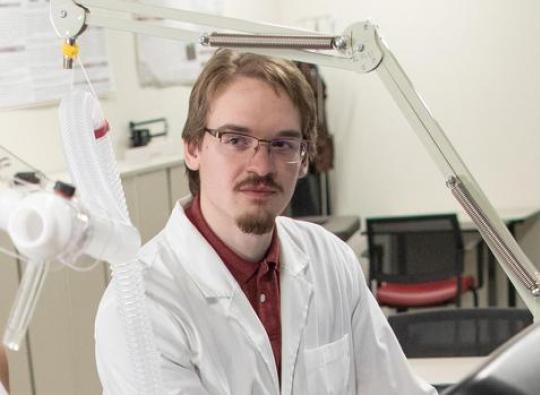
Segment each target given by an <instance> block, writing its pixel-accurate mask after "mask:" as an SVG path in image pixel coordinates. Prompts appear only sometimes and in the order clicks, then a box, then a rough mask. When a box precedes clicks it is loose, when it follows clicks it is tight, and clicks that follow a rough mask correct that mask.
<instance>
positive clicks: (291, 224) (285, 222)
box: [276, 217, 348, 249]
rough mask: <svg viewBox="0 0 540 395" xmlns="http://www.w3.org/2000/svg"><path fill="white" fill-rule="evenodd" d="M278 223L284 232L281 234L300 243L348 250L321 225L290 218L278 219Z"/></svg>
mask: <svg viewBox="0 0 540 395" xmlns="http://www.w3.org/2000/svg"><path fill="white" fill-rule="evenodd" d="M276 223H277V225H278V228H279V229H281V230H282V232H281V234H285V235H287V237H289V238H290V239H292V240H293V241H296V242H298V243H304V244H308V245H310V244H317V245H319V246H321V245H332V246H333V247H334V248H336V247H337V248H345V249H347V248H348V247H347V244H346V243H345V242H344V241H343V240H341V239H340V238H339V237H337V236H336V235H334V234H333V233H332V232H329V231H328V230H326V229H325V228H324V227H323V226H321V225H319V224H316V223H313V222H309V221H305V220H301V219H294V218H290V217H278V218H277V220H276Z"/></svg>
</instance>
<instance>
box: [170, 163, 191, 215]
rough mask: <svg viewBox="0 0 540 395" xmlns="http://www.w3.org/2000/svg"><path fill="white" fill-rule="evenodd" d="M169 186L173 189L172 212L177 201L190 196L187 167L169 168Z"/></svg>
mask: <svg viewBox="0 0 540 395" xmlns="http://www.w3.org/2000/svg"><path fill="white" fill-rule="evenodd" d="M168 176H169V185H170V188H171V197H170V199H171V210H172V208H173V207H174V205H175V204H176V201H177V200H178V199H180V198H183V197H184V196H187V195H188V194H189V184H188V179H187V176H186V171H185V167H184V166H183V165H181V166H174V167H171V168H169V174H168Z"/></svg>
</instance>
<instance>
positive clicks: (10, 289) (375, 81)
mask: <svg viewBox="0 0 540 395" xmlns="http://www.w3.org/2000/svg"><path fill="white" fill-rule="evenodd" d="M3 3H5V4H7V3H10V2H9V1H8V2H5V1H2V0H0V21H1V22H2V24H5V25H4V27H5V26H7V23H8V21H10V20H12V19H10V18H13V14H8V12H12V10H8V7H2V5H5V4H3ZM11 3H13V2H11ZM15 3H18V2H15ZM20 3H21V4H23V6H26V3H27V2H26V1H24V0H20ZM42 3H43V4H46V3H48V2H46V1H43V2H42ZM149 3H153V4H159V5H167V6H175V7H179V8H182V7H186V8H190V9H194V10H201V11H204V12H216V13H218V14H220V15H224V16H229V17H235V18H241V19H246V20H254V21H261V22H267V23H272V24H278V25H287V26H295V27H301V28H305V29H309V30H316V31H319V32H322V33H332V34H333V33H337V34H340V33H341V32H342V31H343V30H344V29H345V28H346V27H347V26H349V25H350V24H352V23H354V22H358V21H363V20H366V19H369V20H370V21H372V22H374V23H375V24H377V25H378V27H379V32H380V34H381V36H382V37H383V39H384V41H385V42H386V44H387V45H388V46H389V48H390V49H391V50H392V52H393V53H394V55H395V56H396V58H397V60H398V61H399V63H400V64H401V66H402V67H403V69H404V70H405V72H406V74H407V75H408V77H409V78H410V80H411V81H412V83H413V85H414V86H415V88H416V90H417V92H418V93H419V94H420V96H421V97H422V98H423V100H424V101H425V103H426V105H427V107H428V108H429V109H430V111H431V113H432V115H433V117H434V118H435V119H436V120H437V121H438V122H439V124H440V126H441V127H442V129H443V130H444V131H445V133H446V135H447V136H448V138H449V140H450V141H451V142H452V144H453V145H454V147H455V148H456V150H457V152H458V153H459V154H460V156H461V158H462V159H463V161H464V162H465V164H466V165H467V166H468V168H469V170H470V172H471V173H472V174H473V176H474V177H475V179H476V181H477V182H478V184H479V185H480V187H481V188H482V189H483V191H484V193H485V194H486V196H487V198H488V199H489V200H490V202H491V204H492V205H493V206H494V208H495V209H496V210H497V211H498V213H499V214H500V215H501V217H502V218H503V220H505V221H507V223H509V224H511V225H512V227H513V228H512V232H513V234H514V235H515V237H516V239H517V241H518V243H519V245H520V246H521V247H522V248H523V250H524V252H525V253H526V254H527V256H528V257H529V259H530V260H531V261H532V262H533V263H534V264H535V265H536V267H538V265H539V264H540V242H539V241H540V217H539V216H538V215H537V214H538V212H540V177H539V175H538V171H539V170H540V133H539V130H538V128H539V125H540V111H539V110H538V107H539V103H540V72H539V70H540V47H539V46H538V45H536V44H535V42H536V41H535V39H536V38H537V37H540V25H539V24H538V18H539V17H540V3H539V2H537V1H534V0H520V1H516V2H510V1H505V0H473V1H471V0H468V1H467V0H455V1H449V0H406V1H392V0H377V1H375V0H371V1H370V0H359V1H346V0H334V1H332V2H329V1H324V0H309V1H308V0H297V1H294V2H291V1H284V0H254V1H249V2H246V1H240V0H221V1H217V0H216V1H213V2H203V1H200V2H196V1H191V2H190V1H173V0H168V1H161V2H160V1H154V2H149ZM43 4H42V5H43ZM37 5H38V6H39V1H38V2H37ZM41 23H42V24H43V25H46V24H47V23H49V22H48V20H44V21H41ZM95 33H96V35H95V36H94V37H96V40H98V41H96V42H92V43H90V44H91V45H90V46H89V47H90V48H92V51H96V52H93V53H91V54H85V47H84V46H81V57H82V58H83V59H84V57H85V56H88V57H92V56H94V57H95V59H98V60H97V61H96V62H94V63H95V64H94V65H93V68H94V70H93V71H92V67H88V70H89V72H96V70H97V72H96V73H97V74H94V75H95V78H96V81H98V82H97V84H96V87H97V88H98V90H99V92H100V101H101V103H102V106H103V109H104V111H105V114H106V117H107V119H108V122H109V124H110V126H111V132H112V134H111V136H112V139H113V144H114V150H115V153H116V157H117V159H118V161H119V169H120V172H121V177H122V182H123V186H124V189H125V193H126V197H127V203H128V208H129V211H130V215H131V217H132V220H133V222H134V224H135V225H136V226H137V227H138V228H139V230H140V232H141V235H142V238H143V241H146V240H149V239H150V238H151V237H153V236H154V235H155V234H156V233H157V232H158V231H159V230H160V229H161V227H162V226H163V225H164V224H165V222H166V220H167V218H168V216H169V213H170V210H171V209H172V207H174V203H175V202H176V200H177V199H178V198H180V197H182V196H184V195H186V194H187V193H188V188H187V181H186V179H185V176H184V166H183V161H182V143H181V137H180V135H181V130H182V127H183V123H184V120H185V117H186V113H187V108H188V98H189V94H190V87H191V86H190V83H191V82H192V79H190V78H191V77H190V75H191V74H192V73H194V71H193V70H196V69H195V68H193V67H192V68H189V67H188V68H186V69H185V75H182V76H178V75H175V73H178V70H177V69H174V70H173V71H171V70H169V69H168V68H167V64H166V63H167V62H166V61H163V60H162V59H161V60H159V61H158V62H157V63H158V65H157V66H156V67H157V68H156V69H155V70H150V71H148V70H147V69H146V66H145V60H148V61H149V62H150V60H153V61H154V63H155V60H156V59H155V58H154V59H152V56H155V57H159V56H160V54H163V52H160V51H159V50H158V48H155V47H153V45H156V43H158V41H152V40H146V41H145V38H144V37H142V36H140V37H136V36H135V35H134V34H131V33H126V32H119V31H113V30H110V29H104V30H99V29H98V31H97V32H95ZM2 35H4V37H2ZM7 36H8V35H7V33H5V32H3V31H2V26H0V62H2V59H3V58H5V59H7V57H6V53H7V51H5V52H4V53H2V51H1V48H2V47H4V48H8V45H7V44H6V38H5V37H7ZM60 44H61V43H60V42H59V44H58V48H57V50H58V56H59V58H61V53H60V49H59V48H60ZM163 45H171V44H170V43H168V44H163ZM186 48H189V50H191V51H194V49H193V46H186ZM49 49H50V48H49V47H47V50H49ZM40 50H44V49H43V48H40ZM51 50H54V48H52V49H51ZM189 50H188V52H189ZM198 55H200V56H205V55H207V54H204V53H198ZM25 59H26V60H27V63H25V62H21V63H18V64H9V63H8V62H9V60H8V61H5V62H4V63H0V73H4V75H2V74H0V101H1V102H0V105H1V107H0V145H1V146H3V147H4V148H6V149H7V150H9V151H11V152H12V153H15V154H16V155H17V156H19V157H20V158H22V159H24V160H25V161H27V162H28V163H30V164H31V165H32V166H34V167H35V168H37V169H39V170H41V171H43V172H44V173H46V174H47V175H48V176H50V177H51V178H54V179H66V180H67V169H66V163H65V159H64V154H63V152H62V143H61V140H60V133H59V129H60V125H59V120H58V100H57V99H55V98H54V97H48V96H47V95H43V100H34V102H32V101H31V100H26V101H25V100H23V99H21V100H19V101H17V100H11V99H10V98H12V97H13V96H12V94H15V92H16V91H15V90H13V91H12V90H11V89H12V88H11V87H10V85H9V84H8V78H18V77H17V68H20V69H21V70H23V69H25V70H26V69H27V68H32V70H31V75H32V76H34V78H36V77H37V76H40V75H41V76H46V73H48V72H50V70H49V69H48V68H47V67H48V66H46V65H45V64H44V66H43V69H41V70H40V69H39V67H38V66H39V64H41V63H40V62H41V60H42V57H41V55H39V54H37V53H31V54H30V53H29V54H27V55H26V58H25ZM31 62H34V63H33V64H29V63H31ZM34 65H35V66H34ZM190 67H191V66H190ZM318 70H319V72H320V75H321V77H322V80H323V81H324V84H325V87H326V96H327V98H326V103H325V111H326V120H327V125H328V131H329V133H330V134H331V135H332V140H333V144H334V157H333V167H332V169H331V170H329V171H328V172H326V173H325V174H324V175H323V178H324V183H327V184H328V187H327V188H324V187H322V186H321V185H318V189H317V190H315V191H312V193H314V194H319V195H324V196H322V198H321V196H319V199H322V200H323V201H324V202H326V203H325V207H324V210H322V209H321V210H320V211H321V212H318V213H313V214H319V216H320V215H329V216H330V217H331V218H332V221H333V220H336V219H340V220H342V221H344V222H339V221H338V225H337V226H338V228H339V227H340V226H345V227H346V228H347V229H346V231H347V232H346V237H344V238H345V239H346V240H345V241H347V242H348V243H349V245H350V246H351V247H352V248H353V249H354V251H355V253H356V254H357V256H358V259H359V262H360V264H361V265H362V266H363V269H364V272H365V274H366V277H367V278H369V269H368V268H369V264H370V251H369V243H368V229H367V220H368V219H373V218H380V217H395V216H409V217H417V216H429V215H442V214H456V215H457V216H458V218H464V216H463V214H462V213H463V209H462V208H461V207H460V206H459V204H458V203H457V202H456V200H455V199H454V198H453V196H452V195H451V193H450V192H449V190H448V188H447V186H446V184H445V179H444V177H443V176H442V175H441V173H440V171H439V170H438V168H437V166H436V165H435V163H434V162H433V161H432V159H431V158H430V156H429V154H428V152H427V151H426V150H425V148H424V147H423V146H422V144H421V143H420V141H419V139H418V138H417V136H416V134H415V133H414V132H413V130H412V129H411V127H410V126H409V124H408V123H407V121H406V119H405V118H404V116H403V115H402V112H401V111H400V110H399V108H398V107H397V105H396V104H395V102H394V101H393V100H392V98H391V96H390V94H389V93H388V91H387V90H386V89H385V87H384V86H383V84H382V82H381V80H380V79H379V78H378V76H377V75H376V73H366V74H360V73H356V72H349V71H344V70H338V69H331V68H327V67H319V69H318ZM8 71H9V73H11V74H8ZM25 72H26V71H25ZM21 73H22V72H21ZM153 73H158V74H156V75H154V74H153ZM159 73H162V74H161V75H159ZM14 76H15V77H14ZM160 77H161V78H160ZM180 77H182V78H180ZM184 77H185V78H184ZM65 78H66V79H69V78H71V77H70V75H69V74H68V73H67V72H66V74H65ZM78 78H79V79H80V80H81V81H82V80H83V77H81V76H80V75H79V76H78ZM56 88H57V86H56V85H55V86H52V85H51V89H56ZM39 89H42V90H46V89H47V82H44V83H43V84H42V85H40V87H39ZM12 92H13V93H12ZM147 121H153V122H149V123H147ZM130 123H131V125H130ZM130 129H131V130H135V129H147V131H148V133H149V134H157V135H158V136H155V137H153V138H152V139H151V141H150V142H148V144H146V145H144V144H143V145H142V146H141V147H136V148H134V147H132V146H133V138H132V137H131V135H130ZM165 131H166V134H165ZM139 137H140V136H139ZM143 137H144V136H143ZM67 181H69V180H67ZM351 218H352V219H353V220H352V221H351ZM466 222H467V221H466V220H463V221H462V222H461V223H460V225H461V226H462V227H463V229H465V230H469V231H468V232H465V231H464V232H463V241H464V251H465V252H464V273H463V276H464V277H465V276H471V277H473V278H474V281H475V282H476V285H478V281H479V276H480V277H481V278H482V282H483V284H481V285H482V286H481V287H477V289H475V291H476V292H477V294H478V303H477V304H478V306H479V307H481V308H483V307H488V306H489V307H497V308H507V307H509V306H510V307H512V308H513V309H517V310H523V309H524V308H525V306H524V304H523V303H522V301H521V300H520V298H519V296H509V295H511V294H512V290H511V285H509V283H508V281H507V278H506V276H505V275H504V273H503V272H502V270H501V269H500V268H499V267H498V264H493V262H492V264H491V266H490V264H489V257H488V254H489V253H488V252H487V250H485V249H482V248H483V247H482V245H481V241H480V240H479V238H478V235H477V234H475V232H474V231H472V230H471V229H472V227H471V226H470V224H467V223H466ZM321 223H322V224H323V226H324V224H325V222H324V221H321ZM326 224H327V225H328V223H326ZM351 227H352V228H351ZM330 230H331V231H332V230H334V231H335V229H330ZM0 245H1V246H2V247H3V248H5V249H8V250H9V249H11V248H12V246H11V244H10V241H9V238H8V236H7V235H6V234H5V233H1V232H0ZM480 251H482V252H480ZM479 254H482V256H483V258H482V259H483V261H485V262H482V266H481V270H482V273H481V274H479V273H478V264H479ZM371 257H372V259H373V255H371ZM90 263H91V262H90ZM90 263H89V264H90ZM23 270H24V264H22V263H21V262H18V261H17V259H16V258H13V257H10V256H8V255H5V254H1V253H0V330H2V329H3V326H4V325H5V322H6V320H7V316H8V314H9V309H10V307H11V304H12V302H13V299H14V295H15V292H16V289H17V286H18V283H19V281H20V278H21V276H22V272H23ZM109 279H110V273H109V269H108V266H107V265H106V264H103V263H98V264H97V265H95V266H94V267H93V268H92V269H91V270H89V271H86V272H80V273H79V272H75V271H73V270H70V269H68V268H61V267H56V268H55V269H54V270H52V271H51V273H49V275H48V278H47V281H46V283H45V286H44V289H43V293H42V295H41V298H40V301H39V303H38V305H37V308H36V311H35V314H34V317H33V320H32V323H31V325H30V329H29V332H28V334H27V336H26V338H25V341H24V344H23V347H22V349H21V350H20V351H18V352H12V351H9V352H8V354H7V356H8V361H9V368H10V387H11V392H10V393H13V394H36V395H40V394H58V395H62V394H75V393H76V394H97V393H100V392H101V386H100V384H99V380H98V378H97V373H96V369H95V361H94V350H93V348H94V340H93V328H94V317H95V313H96V309H97V305H98V303H99V300H100V297H101V295H102V293H103V291H104V289H105V287H106V285H107V283H108V281H109ZM375 288H376V286H375V285H373V289H374V291H375ZM514 298H515V299H514ZM460 304H461V308H462V309H469V308H473V307H474V304H475V303H474V300H473V297H472V294H471V293H470V292H465V293H463V295H462V296H461V297H460ZM455 307H456V306H455V304H452V303H451V304H450V305H445V306H444V308H446V309H453V308H455ZM400 310H402V309H400ZM411 311H412V312H414V311H416V309H414V308H413V309H410V310H408V312H411ZM384 312H385V314H387V315H389V316H390V315H393V314H396V308H393V307H384ZM480 362H481V360H479V359H474V360H472V361H471V365H470V369H471V370H472V369H474V368H475V367H477V366H478V364H479V363H480ZM468 368H469V367H468ZM417 369H419V374H421V375H427V376H429V375H430V374H431V375H432V377H434V378H433V379H432V381H435V382H433V384H438V383H439V382H445V381H452V380H458V379H459V378H461V377H459V378H456V377H452V378H446V377H443V378H441V377H440V376H438V373H437V372H435V373H433V372H429V371H426V369H425V366H423V365H422V364H419V365H418V366H417ZM441 369H442V368H441ZM460 374H461V373H460ZM426 378H427V379H428V380H430V377H426Z"/></svg>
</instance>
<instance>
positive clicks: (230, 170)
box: [185, 77, 307, 234]
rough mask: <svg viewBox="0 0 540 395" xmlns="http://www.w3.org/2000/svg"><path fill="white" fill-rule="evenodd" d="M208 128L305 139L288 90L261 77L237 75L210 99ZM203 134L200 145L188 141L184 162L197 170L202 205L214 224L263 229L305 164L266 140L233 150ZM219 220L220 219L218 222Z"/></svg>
mask: <svg viewBox="0 0 540 395" xmlns="http://www.w3.org/2000/svg"><path fill="white" fill-rule="evenodd" d="M210 104H211V105H210V110H209V113H208V115H207V122H206V127H207V128H208V129H218V128H219V129H220V130H227V131H235V132H237V133H239V134H243V135H249V136H255V137H257V138H260V139H265V140H272V139H276V138H280V137H296V138H301V136H302V135H301V121H300V113H299V111H298V110H297V109H296V107H295V106H294V104H293V103H292V101H291V99H290V98H289V96H288V95H287V94H286V93H285V92H284V91H281V90H280V91H277V92H276V91H275V90H274V88H273V87H272V86H270V85H269V84H267V83H266V82H263V81H261V80H258V79H254V78H247V77H239V78H237V79H235V80H233V81H232V82H231V83H230V84H229V85H228V86H227V87H226V88H224V90H223V91H222V92H220V93H219V94H218V95H216V97H215V98H213V100H212V102H211V103H210ZM226 148H227V147H226V146H225V145H224V144H223V143H222V142H220V140H219V139H218V138H216V137H215V136H213V135H211V134H210V133H205V135H204V138H203V140H202V144H201V145H200V147H198V146H197V145H196V144H189V145H188V144H186V147H185V151H186V152H185V153H186V155H185V158H186V164H187V165H188V166H189V167H190V168H191V169H192V170H199V175H200V182H201V188H200V191H201V192H200V193H201V206H202V209H203V213H204V215H205V218H206V220H207V221H208V223H209V224H210V226H213V225H214V226H217V227H221V228H222V227H226V226H230V225H236V226H237V227H239V228H240V229H241V230H242V231H243V232H245V233H252V234H264V233H267V232H270V231H271V230H272V229H273V226H274V220H275V217H276V216H277V215H279V214H281V213H282V212H283V210H284V209H285V207H286V206H287V204H288V203H289V201H290V199H291V196H292V194H293V192H294V187H295V185H296V181H297V179H298V177H299V176H301V175H303V174H305V172H306V169H307V163H306V161H305V160H304V161H303V162H298V163H294V164H292V163H287V162H286V161H283V160H281V159H280V158H279V155H275V154H273V153H270V152H269V150H268V145H267V144H265V143H261V144H260V146H259V148H258V149H257V150H255V149H254V148H252V149H249V150H248V151H246V152H244V153H231V151H227V149H226ZM216 221H217V222H216Z"/></svg>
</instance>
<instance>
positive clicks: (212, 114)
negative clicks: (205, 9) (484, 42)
mask: <svg viewBox="0 0 540 395" xmlns="http://www.w3.org/2000/svg"><path fill="white" fill-rule="evenodd" d="M315 125H316V113H315V107H314V100H313V93H312V92H311V90H310V88H309V85H308V84H307V82H306V81H305V79H304V78H303V76H302V75H301V73H300V72H299V70H298V69H297V68H296V67H295V66H294V65H292V64H291V63H289V62H286V61H282V60H277V59H269V58H266V57H262V56H258V55H253V54H239V53H235V52H232V51H230V50H219V51H217V52H216V54H215V55H214V57H213V58H212V59H211V60H210V61H209V62H208V64H207V65H206V67H205V69H204V70H203V72H202V74H201V75H200V77H199V78H198V80H197V82H196V83H195V85H194V87H193V91H192V93H191V98H190V104H189V113H188V117H187V121H186V124H185V127H184V131H183V140H184V153H185V164H186V167H187V169H188V178H189V183H190V190H191V192H192V196H193V197H192V198H191V197H188V198H186V199H182V200H181V201H180V202H179V204H178V205H177V206H176V207H175V208H174V211H173V213H172V215H171V218H170V220H169V222H168V223H167V225H166V227H165V229H164V230H163V231H162V232H161V233H160V234H159V235H157V236H156V237H155V238H154V239H153V240H152V241H150V242H149V243H148V244H147V245H146V246H145V247H144V248H143V249H142V251H141V253H140V259H141V260H142V261H143V262H145V263H146V264H147V266H148V270H147V272H146V274H145V286H146V290H147V295H148V305H149V311H150V314H151V316H152V323H153V329H154V333H155V336H156V342H157V345H158V348H159V352H160V354H161V373H162V377H163V380H164V386H165V388H166V391H167V394H169V393H170V394H189V395H193V394H216V395H217V394H230V395H250V394H254V395H263V394H265V395H266V394H280V393H281V394H287V395H290V394H293V395H299V394H309V395H317V394H338V395H347V394H385V395H386V394H432V393H434V390H433V389H432V388H431V387H429V386H428V385H426V384H424V383H421V382H420V381H418V380H417V379H416V378H415V377H414V376H413V375H412V374H411V371H410V369H409V367H408V365H407V363H406V361H405V357H404V355H403V353H402V351H401V349H400V346H399V344H398V342H397V341H396V339H395V337H394V335H393V333H392V331H391V330H390V328H389V326H388V324H387V322H386V319H385V318H384V316H383V315H382V313H381V311H380V310H379V308H378V306H377V304H376V302H375V301H374V299H373V297H372V295H371V294H370V292H369V290H368V289H367V287H366V284H365V280H364V278H363V276H362V271H361V268H360V266H359V264H358V262H357V260H356V258H355V256H354V254H353V252H352V251H351V250H350V249H349V248H348V247H347V245H346V244H345V243H343V242H342V241H340V240H339V239H338V238H336V237H335V236H334V235H332V234H330V233H328V232H326V231H325V230H323V229H322V228H320V227H318V226H316V225H313V224H309V223H305V222H300V221H294V220H292V219H289V218H284V217H278V215H280V214H281V213H282V212H283V211H284V210H285V208H286V206H287V204H288V202H289V200H290V198H291V196H292V193H293V191H294V187H295V184H296V182H297V180H298V178H299V177H302V176H303V175H305V174H306V170H307V166H308V156H309V152H310V148H311V145H310V143H311V142H312V141H314V137H315V133H316V132H315ZM113 281H114V280H113ZM109 288H110V287H109ZM120 327H121V326H120V322H119V319H118V314H117V311H116V301H115V299H114V294H113V293H111V291H110V289H109V290H108V291H107V293H106V294H105V296H104V299H103V300H102V303H101V306H100V309H99V312H98V317H97V323H96V353H97V363H98V371H99V375H100V378H101V380H102V383H103V386H104V391H105V393H111V394H117V393H134V392H135V389H134V388H133V381H132V380H131V379H130V376H129V360H128V357H127V351H126V348H127V347H126V345H125V340H124V339H123V338H122V332H121V330H120Z"/></svg>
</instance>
